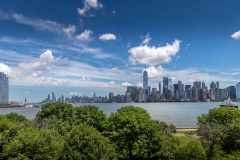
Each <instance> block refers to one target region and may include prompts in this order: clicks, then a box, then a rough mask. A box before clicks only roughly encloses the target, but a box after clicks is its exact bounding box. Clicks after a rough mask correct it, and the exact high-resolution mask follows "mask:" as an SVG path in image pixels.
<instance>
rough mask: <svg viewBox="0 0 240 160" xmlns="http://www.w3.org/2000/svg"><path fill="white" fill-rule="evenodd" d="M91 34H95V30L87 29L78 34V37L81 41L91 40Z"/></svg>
mask: <svg viewBox="0 0 240 160" xmlns="http://www.w3.org/2000/svg"><path fill="white" fill-rule="evenodd" d="M91 34H93V31H91V30H88V29H86V30H84V32H82V33H81V34H79V35H77V36H76V38H77V40H80V41H90V40H91Z"/></svg>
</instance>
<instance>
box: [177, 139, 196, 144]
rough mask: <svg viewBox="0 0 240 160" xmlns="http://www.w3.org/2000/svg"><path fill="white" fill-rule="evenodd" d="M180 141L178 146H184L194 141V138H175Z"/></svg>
mask: <svg viewBox="0 0 240 160" xmlns="http://www.w3.org/2000/svg"><path fill="white" fill-rule="evenodd" d="M177 138H178V139H179V141H180V146H185V145H186V144H187V143H188V142H190V141H192V140H194V138H191V137H177Z"/></svg>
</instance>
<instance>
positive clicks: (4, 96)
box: [0, 72, 9, 104]
mask: <svg viewBox="0 0 240 160" xmlns="http://www.w3.org/2000/svg"><path fill="white" fill-rule="evenodd" d="M8 102H9V80H8V75H7V73H4V72H0V104H8Z"/></svg>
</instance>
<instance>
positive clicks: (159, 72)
mask: <svg viewBox="0 0 240 160" xmlns="http://www.w3.org/2000/svg"><path fill="white" fill-rule="evenodd" d="M144 70H145V69H144ZM144 70H142V73H143V71H144ZM146 70H147V72H148V77H149V78H153V79H154V78H158V77H163V75H166V74H167V73H168V71H167V70H165V69H164V68H163V67H162V66H161V65H160V66H158V67H157V68H156V67H148V68H146Z"/></svg>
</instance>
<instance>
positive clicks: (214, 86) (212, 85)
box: [210, 81, 217, 91]
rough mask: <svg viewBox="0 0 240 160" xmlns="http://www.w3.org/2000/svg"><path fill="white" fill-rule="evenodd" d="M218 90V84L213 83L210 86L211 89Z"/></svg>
mask: <svg viewBox="0 0 240 160" xmlns="http://www.w3.org/2000/svg"><path fill="white" fill-rule="evenodd" d="M216 88H217V86H216V84H215V83H214V82H213V81H212V83H211V84H210V89H212V90H213V91H215V89H216Z"/></svg>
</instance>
